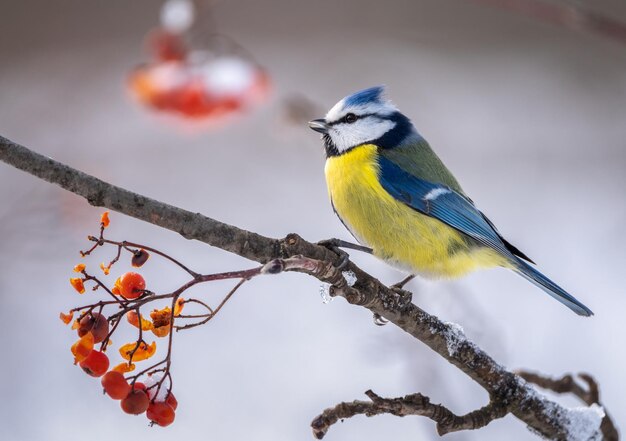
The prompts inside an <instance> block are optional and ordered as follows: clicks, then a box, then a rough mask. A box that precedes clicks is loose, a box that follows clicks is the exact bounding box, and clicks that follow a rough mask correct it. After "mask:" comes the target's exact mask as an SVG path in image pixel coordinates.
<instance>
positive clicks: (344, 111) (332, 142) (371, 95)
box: [309, 86, 419, 156]
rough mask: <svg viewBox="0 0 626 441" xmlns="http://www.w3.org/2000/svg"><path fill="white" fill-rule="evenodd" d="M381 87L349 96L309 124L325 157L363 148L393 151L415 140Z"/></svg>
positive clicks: (413, 134)
mask: <svg viewBox="0 0 626 441" xmlns="http://www.w3.org/2000/svg"><path fill="white" fill-rule="evenodd" d="M384 92H385V89H384V87H382V86H377V87H370V88H369V89H365V90H361V91H359V92H356V93H354V94H352V95H349V96H347V97H345V98H343V99H342V100H341V101H339V102H338V103H337V104H335V105H334V106H333V107H332V109H330V110H329V111H328V113H327V114H326V117H324V118H322V119H315V120H313V121H309V127H310V128H311V129H313V130H315V131H316V132H320V133H322V134H323V137H322V139H323V140H324V146H325V147H326V155H327V156H337V155H341V154H343V153H345V152H347V151H349V150H351V149H352V148H354V147H357V146H360V145H363V144H375V145H377V146H379V147H381V148H394V147H397V146H398V145H400V144H402V143H403V142H405V141H406V140H407V139H408V138H409V137H411V136H419V135H417V132H416V131H415V129H414V128H413V125H412V124H411V121H409V119H408V118H407V117H406V116H404V115H402V114H401V113H400V112H399V111H398V109H397V108H396V106H394V105H393V104H392V103H391V102H390V101H389V100H387V99H386V98H385V97H384Z"/></svg>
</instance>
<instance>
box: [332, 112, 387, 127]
mask: <svg viewBox="0 0 626 441" xmlns="http://www.w3.org/2000/svg"><path fill="white" fill-rule="evenodd" d="M348 115H350V113H348V114H347V115H345V116H344V117H343V118H341V119H339V120H337V121H334V122H330V123H326V124H327V125H329V126H334V125H336V124H343V123H347V122H348V121H347V120H346V117H347V116H348ZM353 115H354V116H356V119H357V120H359V119H361V118H366V117H368V116H377V115H376V114H375V113H364V114H363V115H357V114H353Z"/></svg>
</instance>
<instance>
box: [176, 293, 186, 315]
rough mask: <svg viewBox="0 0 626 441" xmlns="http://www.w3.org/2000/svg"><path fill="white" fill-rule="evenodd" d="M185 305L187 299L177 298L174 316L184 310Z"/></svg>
mask: <svg viewBox="0 0 626 441" xmlns="http://www.w3.org/2000/svg"><path fill="white" fill-rule="evenodd" d="M184 307H185V299H183V298H182V297H179V298H177V299H176V303H175V304H174V317H178V316H179V315H180V313H181V312H183V308H184Z"/></svg>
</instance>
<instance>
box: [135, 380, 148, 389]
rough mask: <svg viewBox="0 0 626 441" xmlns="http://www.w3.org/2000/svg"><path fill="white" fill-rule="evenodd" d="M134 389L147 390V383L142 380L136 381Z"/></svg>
mask: <svg viewBox="0 0 626 441" xmlns="http://www.w3.org/2000/svg"><path fill="white" fill-rule="evenodd" d="M133 389H138V390H146V389H147V388H146V385H145V384H143V383H142V382H141V381H135V384H133Z"/></svg>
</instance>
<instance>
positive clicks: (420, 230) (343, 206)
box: [325, 144, 504, 277]
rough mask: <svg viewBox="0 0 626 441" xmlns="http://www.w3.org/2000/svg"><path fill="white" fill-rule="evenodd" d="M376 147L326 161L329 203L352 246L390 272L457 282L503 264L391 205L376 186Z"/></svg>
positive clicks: (403, 208) (453, 232)
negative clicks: (365, 250) (369, 251)
mask: <svg viewBox="0 0 626 441" xmlns="http://www.w3.org/2000/svg"><path fill="white" fill-rule="evenodd" d="M377 156H378V154H377V147H376V146H374V145H371V144H370V145H363V146H359V147H357V148H354V149H352V150H350V151H349V152H347V153H344V154H343V155H340V156H333V157H329V158H328V159H327V160H326V167H325V174H326V183H327V185H328V192H329V196H330V199H331V201H332V203H333V206H334V207H335V210H336V211H337V214H338V215H339V217H340V218H341V220H342V221H343V222H344V224H345V225H346V227H347V228H348V229H349V230H350V231H351V232H352V234H353V235H354V236H355V237H356V238H357V240H358V241H359V242H361V243H363V244H365V245H367V246H369V247H371V248H372V249H373V250H374V255H376V256H377V257H379V258H381V259H383V260H385V261H387V262H388V263H390V264H391V265H393V266H396V267H398V268H400V269H403V270H406V271H409V272H411V273H418V274H422V275H426V276H431V277H459V276H462V275H464V274H466V273H468V272H470V271H472V270H474V269H477V268H481V267H483V268H484V267H493V266H500V265H502V264H503V263H504V260H503V258H502V257H500V256H499V255H498V254H497V253H496V252H495V251H493V250H491V249H488V248H483V247H476V246H475V245H474V246H472V245H470V244H469V243H468V241H466V240H465V239H464V238H463V236H462V235H461V233H459V232H458V231H457V230H455V229H453V228H451V227H449V226H448V225H446V224H444V223H443V222H440V221H439V220H437V219H434V218H431V217H429V216H426V215H423V214H421V213H419V212H417V211H415V210H413V209H412V208H410V207H408V206H407V205H405V204H403V203H401V202H399V201H397V200H396V199H394V198H393V196H391V195H390V194H389V193H387V191H386V190H385V189H384V188H383V187H382V186H381V185H380V183H379V180H378V174H379V166H378V163H377V161H376V158H377Z"/></svg>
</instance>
